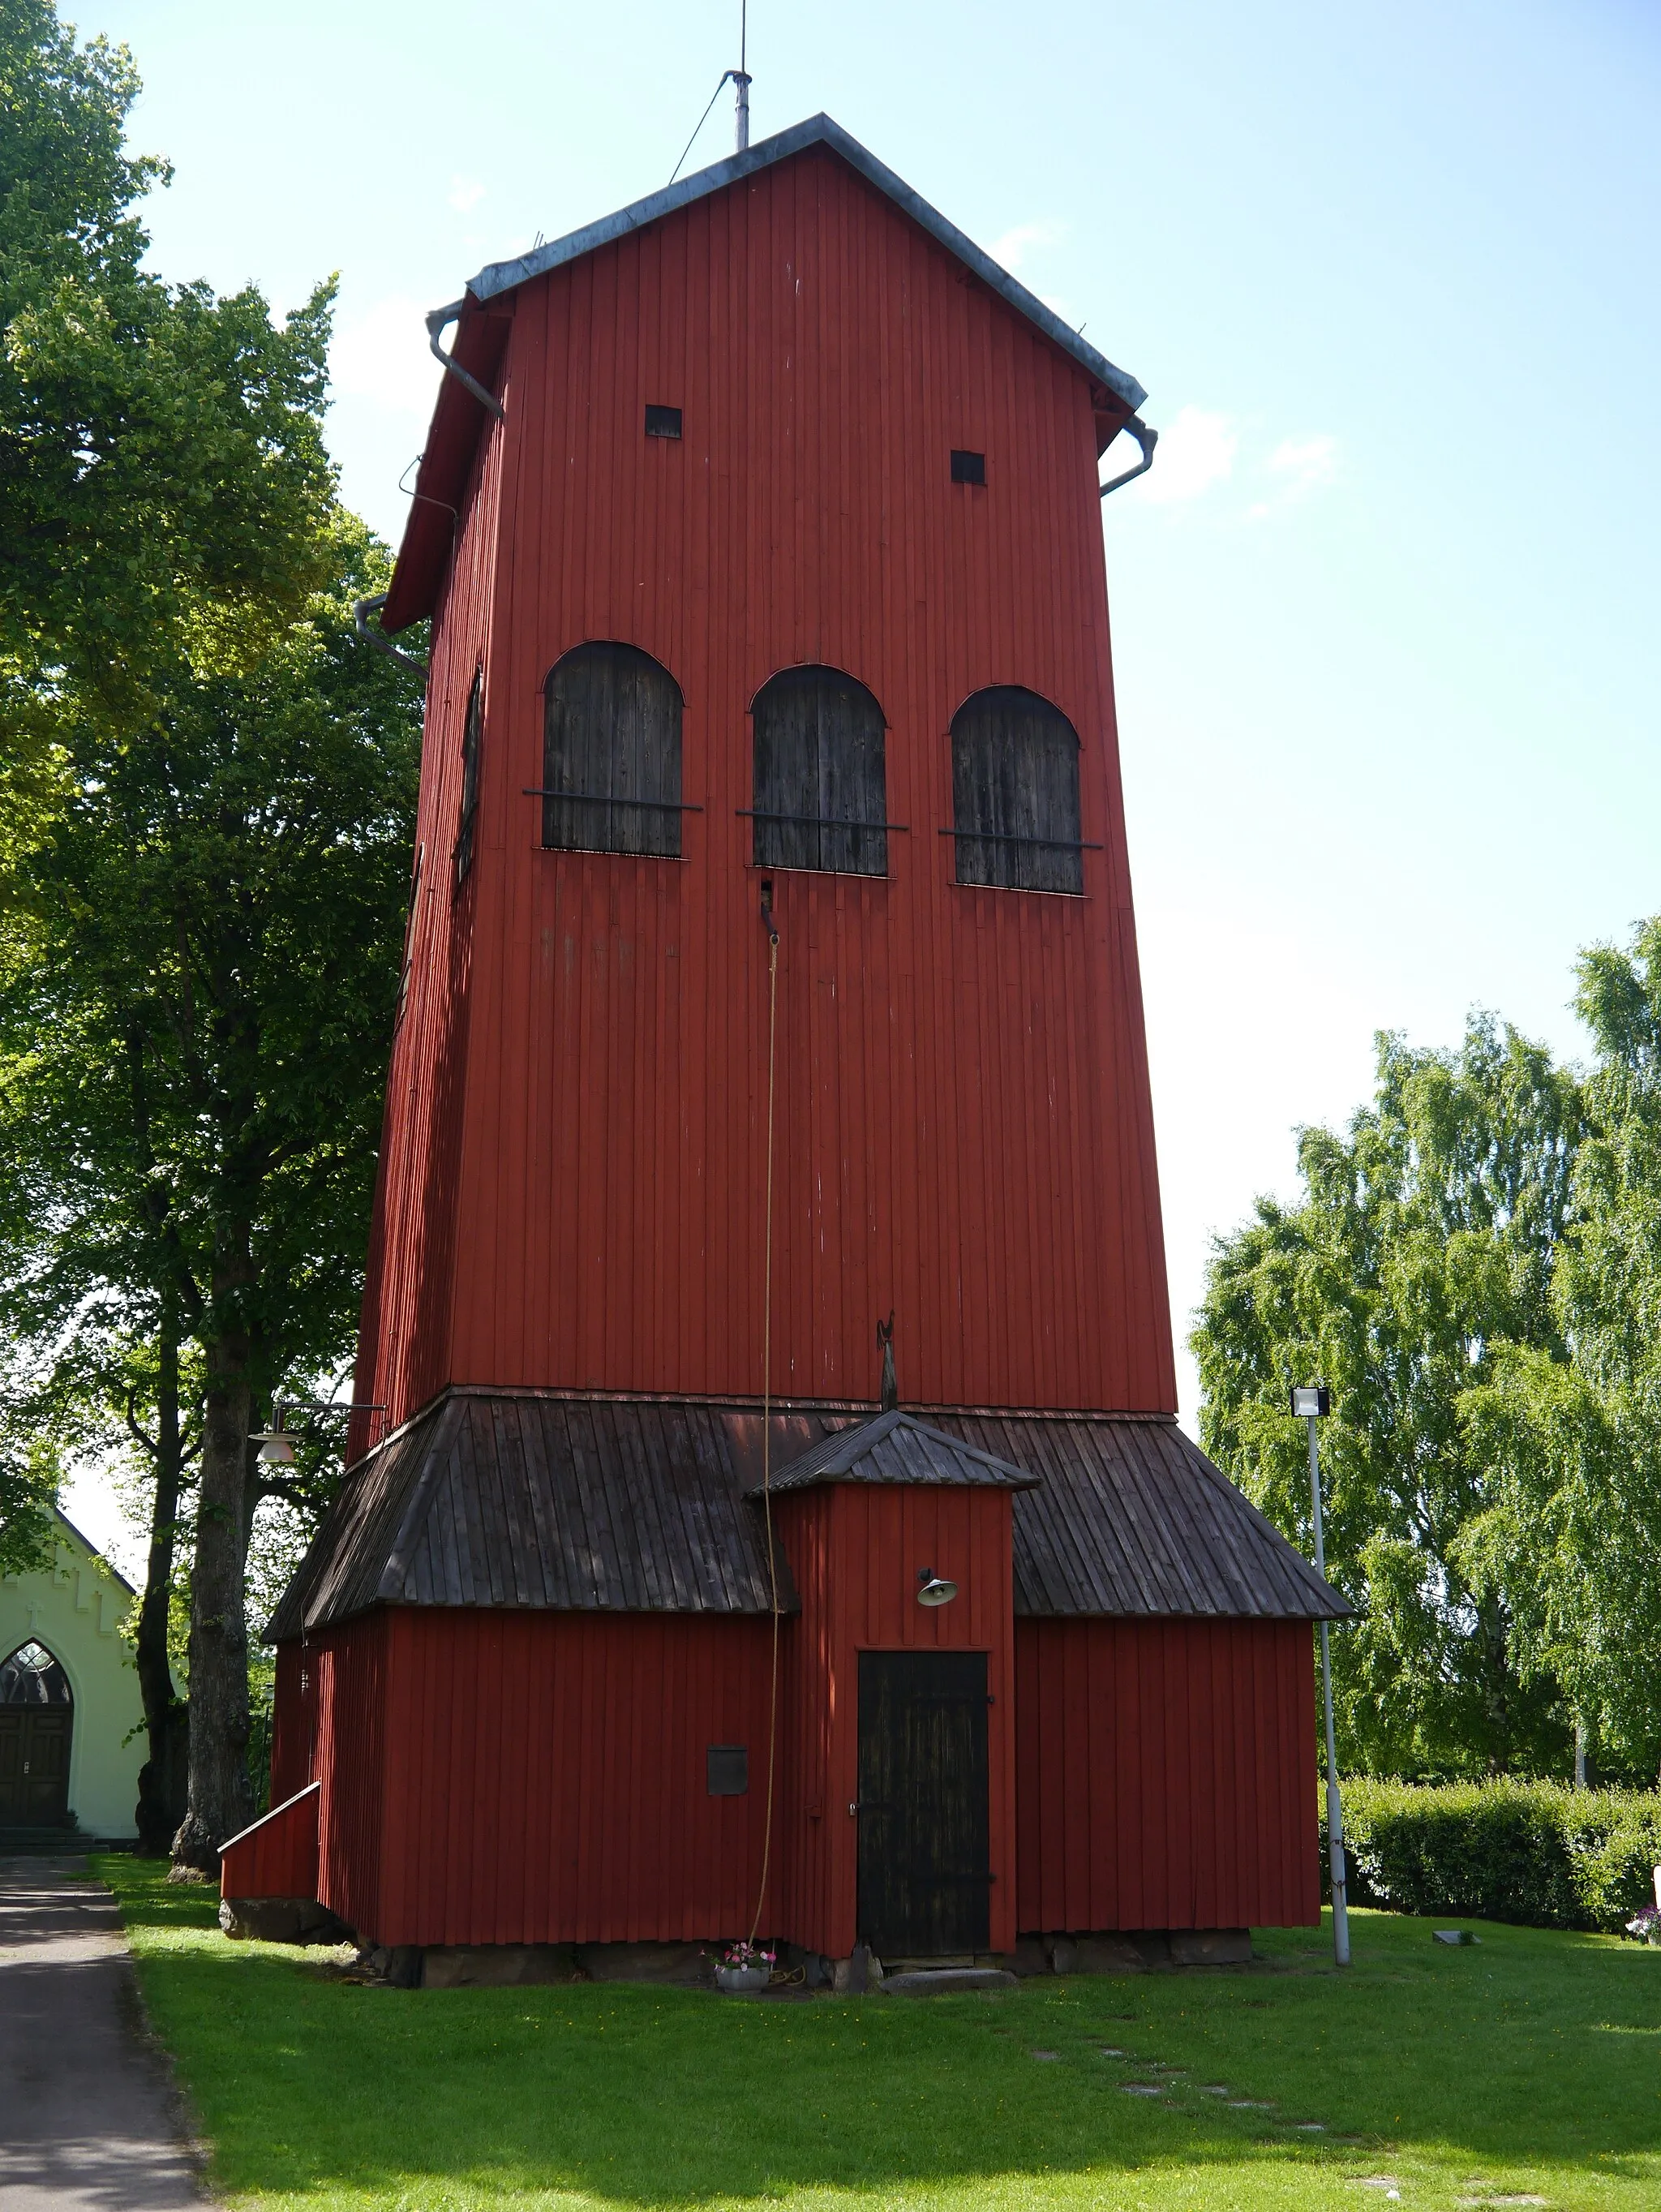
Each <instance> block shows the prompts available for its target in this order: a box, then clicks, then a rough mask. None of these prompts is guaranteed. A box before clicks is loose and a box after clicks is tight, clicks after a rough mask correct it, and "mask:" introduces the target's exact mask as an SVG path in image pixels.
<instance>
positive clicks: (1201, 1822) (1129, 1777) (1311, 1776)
mask: <svg viewBox="0 0 1661 2212" xmlns="http://www.w3.org/2000/svg"><path fill="white" fill-rule="evenodd" d="M1313 1700H1314V1661H1313V1654H1312V1643H1311V1637H1310V1630H1309V1624H1308V1623H1307V1622H1306V1621H1301V1620H1295V1621H1294V1620H1273V1621H1257V1620H1193V1619H1190V1620H1020V1621H1017V1622H1016V1624H1015V1764H1016V1782H1015V1827H1016V1857H1017V1865H1018V1869H1019V1874H1018V1890H1017V1917H1018V1919H1019V1923H1020V1926H1021V1931H1022V1933H1023V1934H1032V1935H1039V1934H1052V1933H1058V1932H1061V1931H1066V1930H1072V1931H1078V1932H1082V1931H1084V1930H1087V1929H1112V1928H1250V1927H1269V1928H1282V1927H1304V1926H1308V1925H1311V1924H1312V1923H1314V1922H1316V1921H1318V1919H1319V1917H1320V1869H1319V1865H1318V1829H1317V1822H1316V1789H1315V1736H1314V1729H1313V1726H1312V1713H1313V1710H1314V1705H1313Z"/></svg>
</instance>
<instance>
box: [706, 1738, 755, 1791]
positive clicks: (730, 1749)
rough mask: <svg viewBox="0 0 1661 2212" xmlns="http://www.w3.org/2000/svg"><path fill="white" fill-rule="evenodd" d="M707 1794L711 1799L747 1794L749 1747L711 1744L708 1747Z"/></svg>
mask: <svg viewBox="0 0 1661 2212" xmlns="http://www.w3.org/2000/svg"><path fill="white" fill-rule="evenodd" d="M709 1794H710V1796H712V1797H745V1796H749V1745H748V1744H745V1743H712V1744H711V1746H710V1747H709Z"/></svg>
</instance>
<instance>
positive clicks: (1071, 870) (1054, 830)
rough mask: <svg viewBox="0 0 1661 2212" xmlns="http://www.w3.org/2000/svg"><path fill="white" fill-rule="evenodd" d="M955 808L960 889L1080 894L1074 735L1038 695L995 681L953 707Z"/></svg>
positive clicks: (1067, 723) (1080, 848) (1081, 870)
mask: <svg viewBox="0 0 1661 2212" xmlns="http://www.w3.org/2000/svg"><path fill="white" fill-rule="evenodd" d="M952 811H953V828H954V830H955V836H956V843H957V880H958V882H959V883H961V884H993V885H996V886H998V887H1001V888H1002V889H1003V890H1019V891H1070V892H1072V893H1073V894H1074V895H1075V896H1081V895H1082V892H1083V890H1084V860H1083V854H1084V846H1083V844H1082V841H1081V839H1080V836H1079V811H1078V733H1077V732H1076V730H1075V729H1074V727H1073V726H1072V724H1071V723H1070V721H1069V720H1067V717H1066V716H1065V715H1064V714H1063V713H1062V711H1061V709H1060V708H1058V707H1052V705H1051V704H1050V702H1049V701H1048V700H1047V699H1040V697H1039V696H1038V694H1037V692H1036V691H1028V690H1023V689H1022V688H1021V686H1020V685H1019V684H994V685H993V686H991V688H990V689H989V690H985V691H977V692H976V693H975V694H974V696H973V698H970V699H967V700H966V701H965V702H964V703H963V704H962V706H961V707H960V708H958V710H957V713H956V714H955V715H954V716H953V718H952Z"/></svg>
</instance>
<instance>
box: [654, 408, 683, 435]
mask: <svg viewBox="0 0 1661 2212" xmlns="http://www.w3.org/2000/svg"><path fill="white" fill-rule="evenodd" d="M646 435H647V437H648V438H678V437H679V436H680V435H681V410H680V409H679V408H678V407H648V408H647V409H646Z"/></svg>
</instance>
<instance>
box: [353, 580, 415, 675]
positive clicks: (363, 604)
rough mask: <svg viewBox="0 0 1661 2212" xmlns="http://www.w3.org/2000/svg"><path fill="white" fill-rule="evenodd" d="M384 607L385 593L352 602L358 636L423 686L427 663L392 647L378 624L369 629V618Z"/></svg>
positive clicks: (388, 638) (398, 648) (399, 648)
mask: <svg viewBox="0 0 1661 2212" xmlns="http://www.w3.org/2000/svg"><path fill="white" fill-rule="evenodd" d="M385 605H386V594H385V592H376V593H375V595H374V597H373V599H355V600H354V602H353V604H352V620H353V622H354V623H355V624H356V626H357V633H358V635H359V636H360V637H361V639H362V640H363V641H364V643H365V644H366V645H373V647H374V648H375V651H376V652H377V653H385V655H386V658H387V659H389V660H396V661H397V662H398V663H399V664H400V665H402V666H403V667H405V668H408V669H410V670H412V671H414V673H415V675H417V676H419V677H420V678H421V682H422V683H423V684H425V683H426V681H427V663H426V662H425V661H424V660H417V659H416V658H415V654H414V653H405V652H404V650H403V647H401V646H397V645H394V644H393V642H392V641H391V638H390V637H386V636H385V635H383V634H382V632H381V629H380V627H379V623H377V625H376V627H375V628H374V629H370V627H369V617H370V616H371V615H378V614H379V612H380V611H381V609H382V608H383V607H384V606H385Z"/></svg>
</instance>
